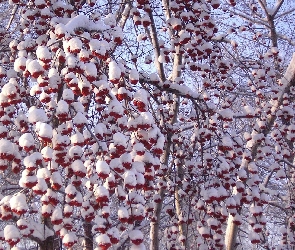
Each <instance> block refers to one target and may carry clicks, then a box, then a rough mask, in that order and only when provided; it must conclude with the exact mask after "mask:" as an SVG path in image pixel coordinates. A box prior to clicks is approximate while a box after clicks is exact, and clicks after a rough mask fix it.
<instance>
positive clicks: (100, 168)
mask: <svg viewBox="0 0 295 250" xmlns="http://www.w3.org/2000/svg"><path fill="white" fill-rule="evenodd" d="M96 171H97V173H103V174H109V173H110V167H109V165H108V164H107V163H106V162H105V161H101V160H98V161H97V162H96Z"/></svg>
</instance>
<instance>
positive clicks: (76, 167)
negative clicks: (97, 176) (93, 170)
mask: <svg viewBox="0 0 295 250" xmlns="http://www.w3.org/2000/svg"><path fill="white" fill-rule="evenodd" d="M71 167H72V169H73V171H74V173H77V172H82V173H85V174H86V172H87V171H86V167H85V166H84V164H83V162H82V161H81V160H75V161H74V162H73V163H72V165H71Z"/></svg>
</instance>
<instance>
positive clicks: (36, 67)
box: [27, 60, 44, 78]
mask: <svg viewBox="0 0 295 250" xmlns="http://www.w3.org/2000/svg"><path fill="white" fill-rule="evenodd" d="M27 62H28V61H27ZM27 70H28V71H29V72H30V73H31V75H32V76H33V77H34V78H36V76H37V77H38V76H39V74H38V75H36V73H38V72H43V71H44V69H43V67H42V66H41V64H40V63H39V62H38V61H37V60H32V61H30V62H29V63H28V64H27Z"/></svg>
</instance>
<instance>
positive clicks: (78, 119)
mask: <svg viewBox="0 0 295 250" xmlns="http://www.w3.org/2000/svg"><path fill="white" fill-rule="evenodd" d="M73 123H74V124H75V125H83V124H87V123H88V120H87V118H86V117H85V115H83V114H82V113H81V112H77V114H76V115H75V117H74V119H73Z"/></svg>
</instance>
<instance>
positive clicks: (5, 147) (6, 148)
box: [0, 139, 14, 154]
mask: <svg viewBox="0 0 295 250" xmlns="http://www.w3.org/2000/svg"><path fill="white" fill-rule="evenodd" d="M13 148H14V146H13V143H12V142H10V141H8V140H6V139H1V140H0V153H1V154H5V153H11V154H14V152H13Z"/></svg>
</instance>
